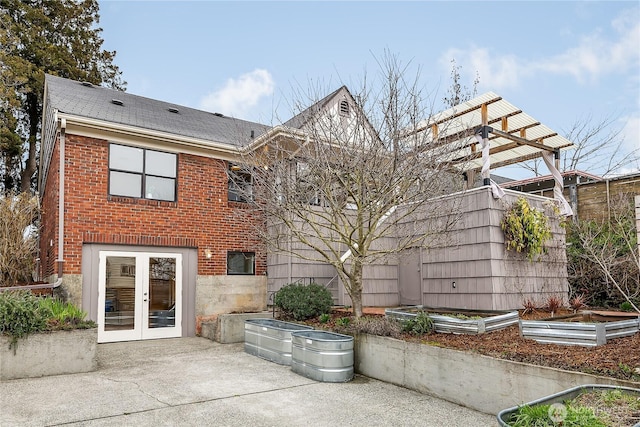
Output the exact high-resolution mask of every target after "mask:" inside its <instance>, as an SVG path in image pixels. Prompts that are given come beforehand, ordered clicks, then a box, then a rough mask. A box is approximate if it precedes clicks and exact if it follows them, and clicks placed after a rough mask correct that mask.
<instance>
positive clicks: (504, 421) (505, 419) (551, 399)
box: [497, 384, 640, 427]
mask: <svg viewBox="0 0 640 427" xmlns="http://www.w3.org/2000/svg"><path fill="white" fill-rule="evenodd" d="M608 390H619V391H621V392H622V393H624V394H631V395H632V396H637V397H638V398H639V399H640V389H637V388H630V387H621V386H613V385H600V384H586V385H581V386H577V387H572V388H570V389H568V390H564V391H561V392H560V393H556V394H552V395H550V396H546V397H543V398H540V399H537V400H534V401H533V402H528V403H525V404H522V405H519V406H514V407H512V408H508V409H504V410H502V411H500V412H499V413H498V415H497V417H498V424H500V426H501V427H511V424H510V422H509V421H510V420H511V416H512V415H514V414H516V413H517V412H518V410H519V409H520V408H521V407H523V406H536V405H552V404H554V403H560V404H565V402H566V401H568V400H572V399H575V398H576V397H578V396H580V395H581V394H583V393H589V392H594V391H596V392H597V391H608ZM557 421H562V419H561V418H560V419H558V420H557ZM554 425H556V424H555V423H554ZM557 425H561V424H557ZM630 427H640V422H638V423H636V424H634V425H633V426H630Z"/></svg>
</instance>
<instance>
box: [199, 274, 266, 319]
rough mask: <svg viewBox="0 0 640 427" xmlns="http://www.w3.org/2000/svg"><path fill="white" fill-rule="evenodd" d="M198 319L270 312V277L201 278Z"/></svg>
mask: <svg viewBox="0 0 640 427" xmlns="http://www.w3.org/2000/svg"><path fill="white" fill-rule="evenodd" d="M195 300H196V312H195V314H196V316H209V315H213V314H220V313H234V312H235V313H249V312H260V311H263V310H266V309H267V277H266V276H198V277H197V279H196V295H195Z"/></svg>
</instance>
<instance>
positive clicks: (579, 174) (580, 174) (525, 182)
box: [501, 170, 603, 188]
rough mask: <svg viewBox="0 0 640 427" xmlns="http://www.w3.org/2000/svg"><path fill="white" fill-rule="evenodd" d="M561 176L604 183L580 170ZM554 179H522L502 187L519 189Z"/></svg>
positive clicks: (548, 177)
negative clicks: (519, 187)
mask: <svg viewBox="0 0 640 427" xmlns="http://www.w3.org/2000/svg"><path fill="white" fill-rule="evenodd" d="M561 175H562V177H563V178H567V177H574V176H575V177H579V178H585V180H586V181H602V179H603V178H602V177H600V176H598V175H594V174H591V173H589V172H584V171H580V170H570V171H566V172H562V174H561ZM553 179H554V178H553V175H542V176H535V177H532V178H526V179H521V180H519V181H510V182H504V183H501V187H503V188H512V187H518V186H522V185H528V184H535V183H537V182H544V181H551V180H553Z"/></svg>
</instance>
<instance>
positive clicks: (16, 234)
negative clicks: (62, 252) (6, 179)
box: [0, 193, 40, 286]
mask: <svg viewBox="0 0 640 427" xmlns="http://www.w3.org/2000/svg"><path fill="white" fill-rule="evenodd" d="M39 210H40V209H39V205H38V198H37V197H35V196H31V195H29V194H26V193H21V194H19V195H14V194H8V195H5V196H3V197H1V198H0V218H2V221H0V286H12V285H16V284H18V283H21V282H30V281H31V280H32V273H33V270H34V265H35V254H36V249H37V238H36V236H37V231H36V228H35V227H33V224H34V223H35V222H36V220H37V218H38V214H39Z"/></svg>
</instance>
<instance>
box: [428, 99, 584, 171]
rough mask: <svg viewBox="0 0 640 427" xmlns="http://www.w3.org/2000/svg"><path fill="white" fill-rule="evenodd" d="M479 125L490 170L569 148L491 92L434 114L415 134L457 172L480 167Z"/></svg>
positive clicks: (570, 145)
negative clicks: (486, 131) (423, 134)
mask: <svg viewBox="0 0 640 427" xmlns="http://www.w3.org/2000/svg"><path fill="white" fill-rule="evenodd" d="M483 109H484V111H483ZM485 112H486V121H485V123H483V115H484V113H485ZM483 125H484V126H488V129H490V133H489V141H490V147H491V149H490V161H491V168H492V169H494V168H497V167H501V166H507V165H510V164H514V163H519V162H523V161H526V160H531V159H534V158H537V157H541V156H542V153H543V152H544V151H553V150H556V149H558V150H560V149H567V148H570V147H572V146H573V144H572V142H571V141H569V140H568V139H566V138H564V137H563V136H560V135H558V133H557V132H555V131H553V130H552V129H550V128H549V127H547V126H545V125H544V124H542V123H540V122H539V121H538V120H536V119H534V118H533V117H531V116H530V115H528V114H526V113H524V112H523V111H522V110H521V109H519V108H517V107H516V106H514V105H513V104H511V103H509V102H507V101H506V100H504V99H503V98H502V97H501V96H498V95H496V94H495V93H493V92H487V93H485V94H483V95H480V96H478V97H476V98H473V99H471V100H469V101H467V102H464V103H462V104H460V105H457V106H455V107H453V108H450V109H448V110H446V111H443V112H441V113H439V114H436V115H434V116H433V117H431V118H430V119H428V120H425V121H424V122H423V123H421V124H420V127H419V129H418V132H427V133H428V134H429V135H428V136H429V137H430V140H431V141H432V142H431V144H432V145H433V146H434V147H437V148H438V150H441V151H442V152H443V153H444V154H443V158H444V159H445V161H449V162H451V163H452V164H453V165H454V166H456V167H458V168H460V169H464V170H473V169H480V168H481V167H482V157H481V147H480V145H479V144H478V141H477V140H476V138H475V136H474V135H475V134H476V133H477V132H478V130H479V129H480V128H481V127H482V126H483Z"/></svg>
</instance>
